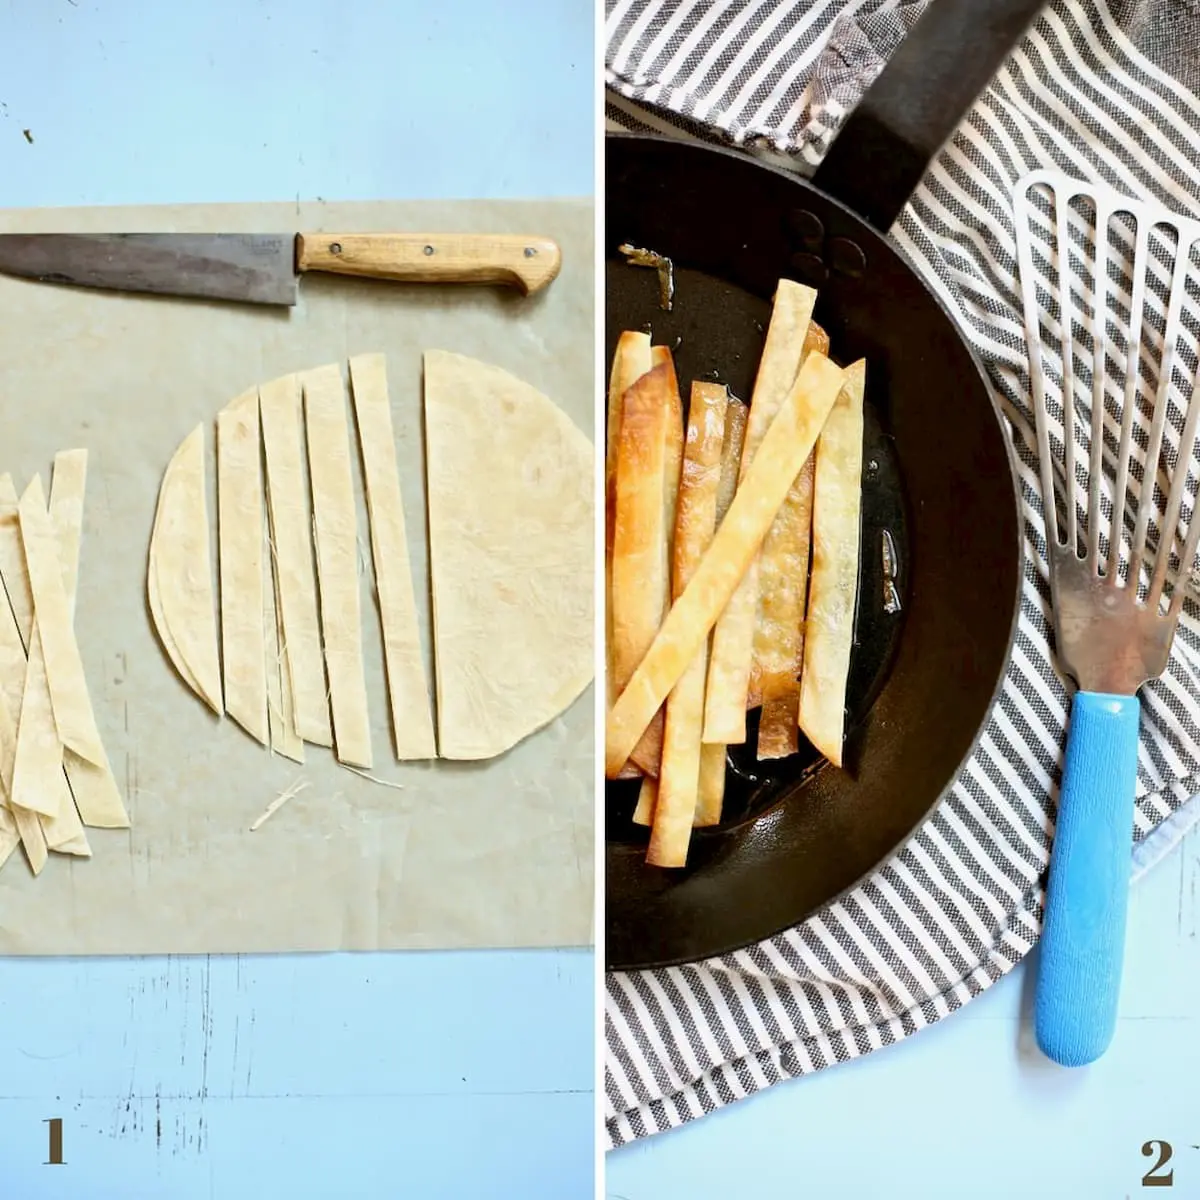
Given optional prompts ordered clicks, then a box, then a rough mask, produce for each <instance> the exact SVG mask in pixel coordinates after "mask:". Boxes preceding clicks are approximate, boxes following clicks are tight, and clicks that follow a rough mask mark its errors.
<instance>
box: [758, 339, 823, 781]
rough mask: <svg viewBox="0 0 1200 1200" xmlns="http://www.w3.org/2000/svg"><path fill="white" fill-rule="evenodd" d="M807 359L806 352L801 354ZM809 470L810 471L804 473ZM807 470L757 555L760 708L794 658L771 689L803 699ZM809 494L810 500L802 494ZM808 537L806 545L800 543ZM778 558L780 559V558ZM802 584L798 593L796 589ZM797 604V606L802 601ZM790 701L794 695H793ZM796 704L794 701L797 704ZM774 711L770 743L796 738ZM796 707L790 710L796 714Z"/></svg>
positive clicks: (811, 345) (813, 343) (818, 342)
mask: <svg viewBox="0 0 1200 1200" xmlns="http://www.w3.org/2000/svg"><path fill="white" fill-rule="evenodd" d="M813 350H818V351H820V353H822V354H824V355H826V356H828V354H829V335H828V334H827V333H826V332H825V330H823V329H822V328H821V327H820V325H818V324H817V323H816V322H815V321H813V322H810V323H809V326H808V332H807V333H806V334H805V337H804V350H803V356H804V357H807V355H808V354H809V353H810V352H811V351H813ZM801 362H803V357H802V358H801ZM804 471H808V472H809V473H810V474H809V475H808V476H807V477H805V475H804ZM804 471H802V472H801V473H800V475H798V476H797V477H796V482H795V483H794V484H792V490H791V492H789V493H788V499H787V500H785V501H784V503H783V507H782V508H781V509H780V510H779V512H778V513H777V514H776V517H775V521H774V523H773V524H772V526H771V529H770V531H769V532H768V533H767V536H766V537H765V538H764V539H763V545H762V550H761V552H760V553H759V556H758V578H759V586H758V592H759V598H758V614H757V617H756V620H755V627H754V654H753V657H752V660H751V665H750V686H749V689H748V693H747V696H746V710H747V711H749V710H750V709H753V708H757V707H758V706H759V705H761V704H763V703H764V692H763V680H764V676H765V675H774V676H779V675H781V674H782V673H783V672H784V670H786V669H788V668H787V666H786V664H787V663H788V662H789V661H790V662H792V663H794V669H793V670H792V671H791V674H792V675H793V676H794V679H795V683H796V686H795V688H794V689H789V688H788V687H787V685H785V684H783V683H782V682H781V681H779V680H776V681H775V682H774V683H770V684H768V690H770V691H771V692H772V694H773V695H775V696H779V697H782V694H783V692H789V693H794V695H795V697H796V700H795V704H796V705H798V704H799V695H800V688H799V678H800V667H801V665H802V660H803V654H804V644H803V639H802V634H801V628H802V626H803V624H804V599H805V596H806V595H807V592H808V546H809V541H810V534H811V532H812V477H811V471H812V466H811V460H810V461H809V462H808V463H805V464H804ZM804 496H807V497H808V502H807V504H806V503H804V501H803V497H804ZM801 542H803V547H801V545H800V543H801ZM801 550H803V558H804V568H803V570H802V571H798V570H797V563H796V558H797V555H798V554H799V553H800V551H801ZM776 559H778V560H779V561H775V560H776ZM796 589H799V590H800V595H799V598H798V599H797V597H796V596H795V595H794V592H795V590H796ZM797 606H798V607H797ZM793 609H797V611H798V612H799V614H800V615H799V618H798V619H796V620H795V621H794V623H793V611H792V610H793ZM789 703H790V701H789ZM793 707H794V706H793ZM770 708H771V710H772V713H773V714H774V715H773V716H772V717H771V720H770V721H769V722H768V726H767V729H768V733H767V741H768V744H777V745H782V744H784V743H785V742H786V741H787V739H788V738H789V737H790V738H793V739H794V738H795V737H796V734H795V724H796V722H795V720H794V719H793V720H792V721H791V725H790V731H789V730H788V729H785V724H786V723H784V724H781V723H780V722H781V721H782V718H783V712H782V710H781V708H780V706H779V705H777V704H771V705H770ZM795 715H796V714H795V712H794V711H793V712H792V714H791V716H792V718H794V717H795ZM758 738H759V746H760V751H761V747H762V741H763V734H762V723H761V722H760V723H759V735H758ZM786 753H790V751H783V750H781V751H779V753H777V754H767V755H764V754H762V753H761V752H760V753H759V756H758V757H759V758H760V759H761V758H764V757H766V758H778V757H783V755H784V754H786Z"/></svg>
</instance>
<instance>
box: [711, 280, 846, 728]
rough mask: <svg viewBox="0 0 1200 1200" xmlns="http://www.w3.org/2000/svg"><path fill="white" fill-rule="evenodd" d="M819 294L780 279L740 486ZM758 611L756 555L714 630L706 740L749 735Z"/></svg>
mask: <svg viewBox="0 0 1200 1200" xmlns="http://www.w3.org/2000/svg"><path fill="white" fill-rule="evenodd" d="M816 299H817V293H816V292H815V291H813V289H812V288H809V287H804V286H803V285H802V284H799V283H793V282H791V281H790V280H787V279H783V280H780V282H779V287H778V289H777V291H776V293H775V303H774V306H773V307H772V310H771V323H770V325H769V326H768V328H767V338H766V344H765V345H764V346H763V354H762V360H761V361H760V363H759V366H758V374H757V375H756V376H755V380H754V393H753V395H752V397H751V400H750V415H749V421H748V424H747V426H746V438H745V444H744V445H743V447H742V461H741V465H740V468H739V476H738V478H739V486H740V482H741V481H744V480H745V478H746V474H747V472H748V470H749V468H750V466H751V465H752V464H753V462H754V459H755V456H756V455H757V453H758V449H759V446H760V444H761V442H762V440H763V438H764V437H765V435H766V432H767V429H768V428H769V427H770V425H771V424H772V422H773V421H774V418H775V416H776V414H777V413H778V412H779V410H780V407H781V406H782V405H783V403H784V401H785V399H786V398H787V396H788V395H789V393H790V390H791V388H792V385H793V383H794V381H795V379H796V377H797V374H798V372H799V370H800V362H801V358H802V357H803V353H804V340H805V334H806V332H807V330H808V326H809V322H810V321H811V320H812V314H813V307H814V305H815V304H816ZM822 357H824V356H822ZM757 612H758V556H757V555H755V557H754V558H753V559H752V560H751V562H750V564H749V566H748V567H747V569H746V573H745V574H744V575H743V577H742V579H741V580H740V581H739V583H738V586H737V589H736V590H735V592H734V594H733V596H732V597H731V598H730V600H729V603H728V605H726V607H725V611H724V612H723V613H722V614H721V617H720V620H719V621H718V622H717V626H716V629H715V630H714V631H713V643H712V652H711V654H710V656H709V666H708V688H707V691H706V693H705V702H704V740H705V741H706V742H714V743H716V742H721V743H724V744H726V745H732V744H736V743H741V742H744V741H745V740H746V697H747V694H748V692H749V687H750V665H751V661H752V659H753V655H754V624H755V618H756V616H757Z"/></svg>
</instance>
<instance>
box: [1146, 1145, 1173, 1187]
mask: <svg viewBox="0 0 1200 1200" xmlns="http://www.w3.org/2000/svg"><path fill="white" fill-rule="evenodd" d="M1156 1148H1157V1149H1156ZM1142 1154H1143V1155H1144V1156H1145V1157H1146V1158H1149V1157H1150V1156H1151V1155H1152V1154H1157V1155H1158V1161H1157V1162H1156V1163H1155V1164H1154V1166H1152V1167H1151V1168H1150V1170H1148V1171H1147V1172H1146V1173H1145V1175H1143V1176H1142V1187H1171V1185H1172V1184H1173V1183H1174V1182H1175V1169H1174V1168H1172V1169H1171V1170H1169V1171H1167V1173H1166V1174H1165V1175H1159V1174H1158V1172H1159V1171H1162V1170H1164V1169H1165V1168H1166V1165H1167V1163H1169V1162H1170V1161H1171V1143H1170V1142H1164V1141H1160V1140H1158V1139H1154V1140H1152V1141H1149V1142H1143V1143H1142Z"/></svg>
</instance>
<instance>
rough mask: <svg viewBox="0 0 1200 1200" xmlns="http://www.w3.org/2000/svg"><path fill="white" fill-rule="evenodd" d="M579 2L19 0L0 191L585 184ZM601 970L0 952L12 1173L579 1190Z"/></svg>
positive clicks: (584, 1180) (182, 1198)
mask: <svg viewBox="0 0 1200 1200" xmlns="http://www.w3.org/2000/svg"><path fill="white" fill-rule="evenodd" d="M594 20H595V10H594V7H593V3H592V0H520V2H519V3H517V4H514V5H499V4H494V3H489V0H438V2H437V3H432V4H429V3H423V2H421V0H400V2H398V0H388V2H386V3H385V2H384V0H378V2H371V0H368V2H366V3H360V4H346V3H335V2H333V0H206V2H205V3H203V4H177V3H171V4H148V3H137V2H135V0H6V2H5V3H4V4H0V205H5V206H27V205H77V204H151V203H159V202H214V201H266V200H287V199H292V198H295V197H300V198H302V199H313V198H316V197H318V196H320V197H324V198H326V199H335V198H336V199H357V200H369V199H378V198H383V197H397V198H404V197H459V196H461V197H473V196H474V197H506V196H513V197H516V196H554V195H559V196H579V195H588V194H590V193H591V191H592V187H593V161H594V159H593V145H594V142H593V134H592V131H593V121H594V88H593V70H594V68H593V46H594V36H593V27H594ZM3 919H4V915H3V913H0V921H3ZM592 980H593V974H592V955H591V954H590V953H585V952H582V951H577V952H570V951H561V952H550V953H546V952H538V953H482V954H432V953H429V954H405V955H392V954H373V955H357V956H352V955H330V956H311V957H275V958H229V959H222V958H213V959H146V960H134V961H130V960H91V961H61V960H58V961H13V960H0V1197H4V1200H8V1198H9V1197H12V1198H14V1200H39V1198H41V1197H68V1196H69V1197H89V1198H92V1200H109V1198H111V1200H143V1198H146V1200H148V1198H151V1197H154V1198H159V1197H163V1198H170V1200H188V1198H190V1197H213V1196H219V1197H222V1198H227V1197H228V1198H234V1197H240V1196H258V1197H273V1196H288V1197H290V1198H294V1200H303V1198H307V1197H331V1198H332V1197H336V1198H339V1200H340V1198H342V1197H373V1196H412V1197H420V1198H421V1200H434V1198H438V1197H454V1198H456V1200H457V1198H458V1197H471V1198H472V1200H483V1198H488V1197H496V1198H498V1200H499V1198H505V1200H507V1198H508V1197H518V1196H519V1197H522V1200H536V1198H540V1197H547V1198H548V1200H575V1198H576V1197H585V1196H590V1195H591V1194H592V1178H593V1166H592V1162H593V1155H592V1148H593V1140H594V1135H593V1120H592V1111H593V1040H592V1027H593V1022H592V1011H593V1003H592V1001H593V982H592ZM54 1119H60V1120H61V1121H62V1127H61V1128H62V1157H63V1159H64V1160H65V1163H64V1165H61V1166H59V1165H45V1163H46V1159H47V1157H48V1156H49V1151H50V1133H51V1129H52V1126H51V1125H49V1124H47V1122H49V1121H51V1120H54Z"/></svg>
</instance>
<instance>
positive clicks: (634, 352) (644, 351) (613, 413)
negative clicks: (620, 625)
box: [604, 330, 652, 704]
mask: <svg viewBox="0 0 1200 1200" xmlns="http://www.w3.org/2000/svg"><path fill="white" fill-rule="evenodd" d="M651 365H652V364H651V361H650V335H649V334H648V333H640V332H637V331H635V330H626V331H625V332H624V333H622V334H621V336H620V337H619V338H618V339H617V349H616V352H615V353H614V354H613V362H612V371H611V373H610V374H609V380H608V420H607V425H606V427H605V435H606V436H605V442H606V444H605V458H604V645H605V672H604V679H605V689H606V695H607V703H609V704H611V703H612V702H613V699H614V697H615V696H616V690H615V686H614V678H613V663H612V551H613V517H614V510H615V507H616V503H617V448H618V446H619V444H620V437H621V405H622V401H623V400H624V397H625V393H626V392H627V391H628V390H629V389H630V388H631V387H632V386H633V385H634V383H635V382H636V381H637V380H639V379H640V378H641V377H642V376H643V375H645V374H646V372H647V371H649V370H650V367H651Z"/></svg>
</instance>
